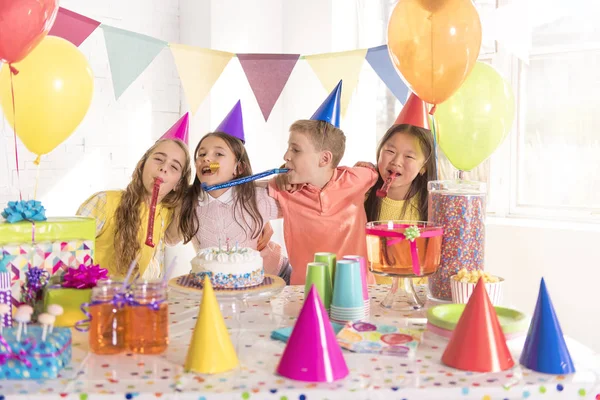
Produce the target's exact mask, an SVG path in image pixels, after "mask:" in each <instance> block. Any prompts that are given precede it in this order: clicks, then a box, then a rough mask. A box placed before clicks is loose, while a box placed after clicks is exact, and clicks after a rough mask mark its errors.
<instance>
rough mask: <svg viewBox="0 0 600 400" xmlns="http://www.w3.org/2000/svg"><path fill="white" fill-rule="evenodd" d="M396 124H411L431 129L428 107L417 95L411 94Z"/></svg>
mask: <svg viewBox="0 0 600 400" xmlns="http://www.w3.org/2000/svg"><path fill="white" fill-rule="evenodd" d="M395 124H410V125H414V126H418V127H420V128H425V129H429V115H428V114H427V105H426V104H425V102H424V101H423V100H421V99H420V98H419V97H417V95H416V94H414V93H411V94H410V96H409V97H408V100H406V103H405V104H404V107H402V110H401V111H400V114H398V118H396V122H395Z"/></svg>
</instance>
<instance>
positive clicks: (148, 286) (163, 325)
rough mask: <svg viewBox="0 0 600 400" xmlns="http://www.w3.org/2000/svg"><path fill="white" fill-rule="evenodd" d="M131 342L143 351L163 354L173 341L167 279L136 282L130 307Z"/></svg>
mask: <svg viewBox="0 0 600 400" xmlns="http://www.w3.org/2000/svg"><path fill="white" fill-rule="evenodd" d="M126 315H127V327H128V328H127V345H128V348H129V350H131V351H132V352H134V353H139V354H160V353H162V352H164V351H165V350H166V349H167V347H168V345H169V306H168V304H167V288H166V283H165V282H164V281H145V282H142V283H139V284H136V285H135V287H134V288H133V290H132V293H131V299H130V301H129V302H128V304H127V307H126Z"/></svg>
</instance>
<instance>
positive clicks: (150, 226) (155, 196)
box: [146, 177, 163, 247]
mask: <svg viewBox="0 0 600 400" xmlns="http://www.w3.org/2000/svg"><path fill="white" fill-rule="evenodd" d="M161 183H163V181H162V179H160V178H159V177H156V178H155V179H154V188H153V189H152V201H151V202H150V211H149V215H148V229H147V232H148V233H147V234H146V246H150V247H154V242H153V241H152V239H153V236H154V214H156V202H157V201H158V191H159V190H160V185H161Z"/></svg>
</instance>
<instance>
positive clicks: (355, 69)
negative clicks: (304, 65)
mask: <svg viewBox="0 0 600 400" xmlns="http://www.w3.org/2000/svg"><path fill="white" fill-rule="evenodd" d="M366 53H367V49H358V50H352V51H343V52H339V53H325V54H315V55H310V56H306V57H305V58H306V61H308V64H309V65H310V67H311V68H312V69H313V71H314V72H315V74H316V75H317V77H318V78H319V80H320V81H321V84H322V85H323V87H324V88H325V90H326V91H327V92H331V90H333V88H334V87H335V86H336V85H337V84H338V82H339V81H340V79H341V80H343V81H344V91H343V93H342V116H343V115H345V114H346V110H347V109H348V104H350V99H351V98H352V94H353V93H354V89H355V88H356V85H357V84H358V76H359V75H360V70H361V68H362V64H363V61H364V60H365V54H366Z"/></svg>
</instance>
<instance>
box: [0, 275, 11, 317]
mask: <svg viewBox="0 0 600 400" xmlns="http://www.w3.org/2000/svg"><path fill="white" fill-rule="evenodd" d="M10 287H11V282H10V272H0V304H8V305H11V293H12V292H11V289H10ZM11 308H12V307H11ZM2 326H12V313H8V314H5V315H4V316H3V317H2Z"/></svg>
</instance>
